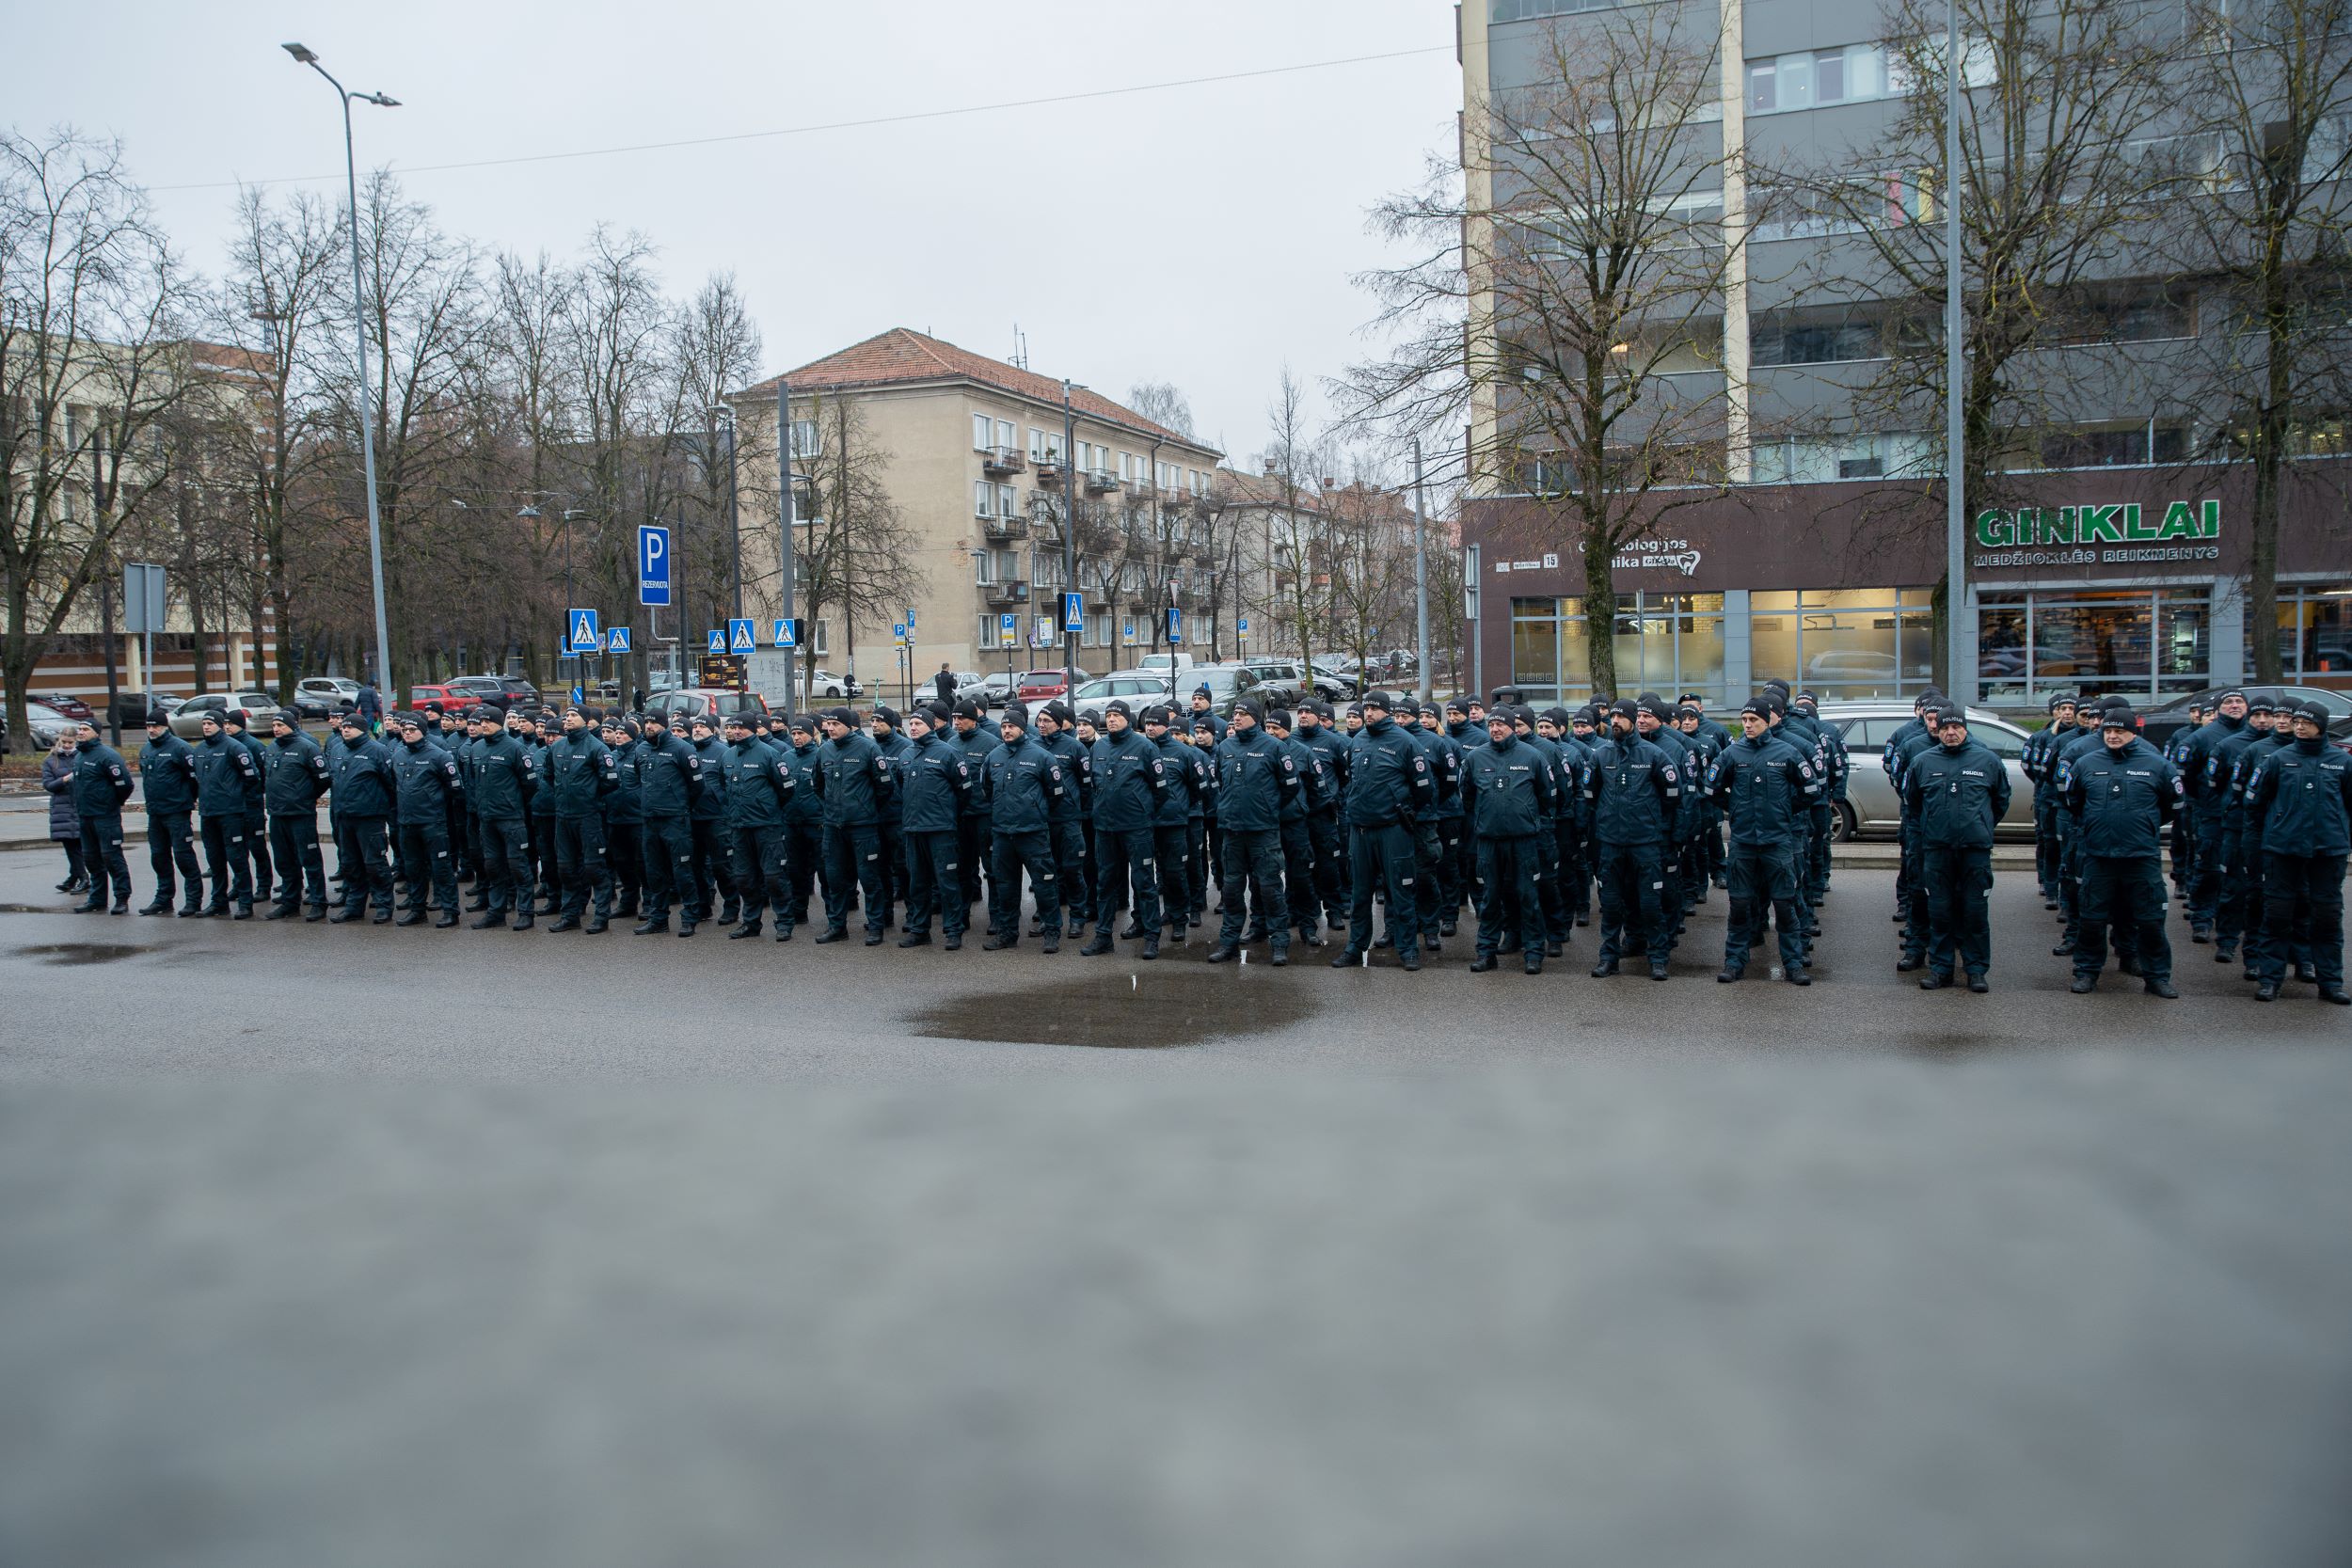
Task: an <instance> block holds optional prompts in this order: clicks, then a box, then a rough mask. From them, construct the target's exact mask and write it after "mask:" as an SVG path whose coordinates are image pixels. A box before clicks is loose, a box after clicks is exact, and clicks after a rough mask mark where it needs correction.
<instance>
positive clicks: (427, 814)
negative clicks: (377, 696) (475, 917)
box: [392, 711, 457, 929]
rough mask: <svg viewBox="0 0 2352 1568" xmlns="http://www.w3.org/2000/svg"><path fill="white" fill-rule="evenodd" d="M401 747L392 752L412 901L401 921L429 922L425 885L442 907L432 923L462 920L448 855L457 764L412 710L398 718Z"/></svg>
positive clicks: (448, 924)
mask: <svg viewBox="0 0 2352 1568" xmlns="http://www.w3.org/2000/svg"><path fill="white" fill-rule="evenodd" d="M398 722H399V727H400V745H399V746H398V747H397V748H396V749H395V750H394V751H393V752H392V777H393V780H394V783H395V787H396V789H397V791H398V795H399V812H400V842H401V848H402V859H403V860H405V862H406V863H407V865H408V902H407V906H406V910H405V912H404V913H403V914H402V915H401V917H400V921H399V924H401V925H403V926H421V925H423V924H424V901H425V887H426V884H427V883H428V882H430V883H431V885H432V889H433V903H434V906H435V907H436V908H437V909H438V910H439V911H441V915H440V918H439V919H438V920H436V921H435V922H434V923H433V924H434V925H435V926H437V927H442V928H444V929H446V928H447V927H452V926H454V925H456V924H457V874H456V867H455V865H454V864H453V863H452V862H451V860H450V853H449V802H450V798H451V795H452V793H453V791H454V790H455V789H456V788H457V764H456V763H455V762H454V761H453V760H452V758H451V757H450V754H449V753H448V752H444V751H442V750H441V749H440V748H439V747H438V746H435V745H432V744H430V743H428V742H427V741H426V740H425V738H424V721H423V720H422V719H421V718H420V717H419V716H418V715H417V714H416V713H414V712H413V711H411V712H405V713H403V714H401V715H400V716H399V721H398Z"/></svg>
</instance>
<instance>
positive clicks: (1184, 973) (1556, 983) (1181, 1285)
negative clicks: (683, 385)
mask: <svg viewBox="0 0 2352 1568" xmlns="http://www.w3.org/2000/svg"><path fill="white" fill-rule="evenodd" d="M140 876H141V879H142V885H144V867H143V866H142V867H140ZM55 878H56V870H55V869H54V867H53V864H52V860H51V857H50V856H48V855H46V854H38V855H37V854H9V855H0V995H5V996H6V997H7V999H8V1007H7V1014H6V1016H7V1019H8V1022H7V1024H6V1026H5V1028H0V1037H4V1038H0V1191H5V1192H6V1193H7V1194H8V1203H7V1205H6V1209H5V1212H0V1391H4V1393H5V1397H0V1563H10V1564H13V1563H17V1562H24V1563H42V1564H50V1563H105V1564H137V1563H159V1564H160V1563H169V1564H174V1565H182V1564H189V1565H210V1564H224V1565H225V1564H230V1563H234V1564H240V1565H271V1564H287V1565H295V1564H318V1563H326V1562H332V1563H335V1564H338V1565H339V1568H340V1565H373V1564H385V1565H392V1564H400V1565H413V1564H440V1563H448V1564H453V1565H455V1564H476V1563H483V1562H500V1563H527V1564H537V1563H548V1564H564V1565H604V1564H612V1565H615V1568H619V1565H625V1564H626V1565H636V1564H647V1563H706V1562H710V1563H716V1562H734V1561H745V1560H758V1561H777V1560H789V1561H792V1562H796V1563H801V1562H812V1563H813V1562H845V1563H858V1564H866V1563H882V1562H911V1563H941V1564H947V1563H956V1564H967V1563H985V1564H996V1563H1003V1564H1041V1563H1085V1564H1104V1563H1120V1564H1145V1565H1155V1564H1179V1563H1183V1564H1191V1563H1214V1564H1259V1563H1264V1564H1282V1565H1290V1564H1325V1563H1329V1564H1350V1565H1356V1564H1396V1565H1399V1568H1404V1565H1407V1564H1413V1565H1418V1564H1426V1563H1432V1562H1444V1563H1449V1564H1452V1563H1465V1564H1489V1563H1491V1564H1498V1565H1500V1564H1524V1563H1528V1562H1534V1561H1544V1562H1551V1561H1578V1562H1603V1563H1634V1562H1660V1563H1673V1564H1677V1565H1693V1564H1715V1563H1722V1564H1726V1565H1728V1564H1735V1563H1736V1564H1779V1563H1788V1564H1791V1565H1796V1564H1810V1565H1820V1564H1830V1563H1857V1564H1886V1563H1902V1564H1905V1565H1906V1568H1910V1565H1937V1564H1952V1565H1954V1568H1959V1565H1963V1564H1967V1565H1979V1564H1985V1563H1993V1562H2003V1563H2007V1562H2017V1563H2036V1564H2042V1563H2070V1564H2071V1563H2085V1564H2088V1563H2131V1564H2135V1565H2148V1564H2173V1563H2179V1564H2213V1563H2225V1562H2226V1563H2264V1564H2277V1563H2288V1564H2302V1563H2310V1564H2314V1565H2317V1564H2341V1563H2343V1562H2344V1561H2346V1560H2352V1510H2347V1509H2346V1507H2345V1504H2344V1497H2345V1496H2346V1495H2347V1490H2348V1489H2352V1332H2347V1330H2346V1327H2345V1325H2346V1324H2347V1323H2352V1225H2347V1224H2346V1221H2345V1216H2346V1214H2347V1213H2352V1135H2347V1134H2352V1017H2347V1016H2346V1012H2345V1010H2343V1009H2333V1008H2327V1007H2324V1006H2319V1005H2318V1004H2316V1003H2315V1002H2313V1001H2312V1000H2311V992H2310V989H2309V988H2308V987H2291V988H2290V999H2289V1000H2288V1001H2286V1002H2282V1003H2280V1004H2278V1005H2276V1006H2269V1007H2259V1006H2255V1005H2254V1004H2253V1003H2252V1002H2251V1001H2249V1000H2248V999H2247V992H2248V990H2249V988H2246V987H2244V986H2242V985H2241V984H2240V983H2239V982H2238V981H2237V979H2236V978H2235V972H2234V970H2233V969H2231V970H2224V969H2222V968H2221V967H2220V966H2217V965H2215V964H2213V963H2212V962H2211V961H2210V958H2209V957H2208V954H2209V949H2204V948H2198V947H2193V946H2190V945H2189V944H2187V943H2186V942H2185V941H2184V942H2182V943H2181V944H2180V949H2179V952H2180V956H2181V957H2180V964H2179V969H2180V980H2181V984H2182V986H2183V989H2184V990H2185V991H2187V992H2188V994H2187V995H2186V996H2185V998H2184V999H2183V1000H2182V1001H2180V1002H2177V1003H2170V1004H2167V1003H2161V1002H2157V1001H2155V1000H2153V999H2152V998H2148V997H2145V996H2142V995H2140V994H2138V991H2137V983H2136V982H2129V981H2122V980H2120V979H2119V978H2118V977H2116V976H2113V975H2110V976H2109V978H2108V980H2107V982H2106V991H2105V992H2104V993H2103V994H2101V995H2099V996H2095V997H2091V998H2087V999H2086V998H2076V997H2073V996H2070V995H2068V994H2066V990H2065V982H2066V972H2065V967H2064V964H2063V962H2062V961H2061V960H2059V959H2056V958H2049V957H2047V956H2046V952H2047V948H2048V946H2049V945H2050V937H2051V935H2052V933H2053V931H2054V927H2053V926H2052V925H2051V923H2050V921H2049V917H2048V916H2047V915H2045V914H2044V913H2043V912H2042V910H2041V908H2040V904H2039V900H2038V899H2035V898H2033V897H2032V896H2031V895H2030V894H2029V893H2028V892H2027V890H2026V880H2025V879H2022V878H2015V877H2009V876H2005V877H2004V878H2003V879H2002V885H2001V887H2000V888H1999V890H1998V891H1997V892H1996V894H1995V901H1996V902H1995V911H1994V923H1995V934H1996V942H1997V947H1996V959H1995V964H1994V972H1993V978H1994V985H1995V988H1996V989H1995V990H1994V993H1993V994H1992V995H1991V996H1987V997H1972V996H1968V995H1967V994H1965V993H1964V992H1943V993H1938V994H1935V995H1924V994H1922V993H1920V992H1919V991H1918V990H1916V989H1915V987H1914V986H1913V985H1912V984H1911V982H1910V980H1909V978H1908V977H1906V976H1899V975H1897V974H1894V973H1893V970H1892V958H1893V940H1892V932H1893V927H1892V926H1891V925H1889V923H1888V922H1887V920H1886V914H1885V906H1886V902H1887V897H1888V894H1887V889H1888V887H1889V885H1890V882H1891V879H1890V878H1889V877H1888V876H1887V875H1886V874H1885V873H1880V872H1866V871H1852V870H1849V871H1844V872H1841V873H1840V874H1839V877H1838V879H1837V884H1836V893H1835V895H1834V896H1833V897H1832V899H1831V901H1830V905H1829V908H1828V910H1827V911H1826V923H1827V935H1826V936H1825V938H1824V940H1823V943H1822V947H1821V954H1820V958H1821V961H1820V965H1819V967H1818V969H1817V974H1818V975H1819V977H1820V983H1818V984H1816V985H1815V986H1814V987H1812V988H1811V989H1810V990H1797V989H1795V988H1792V987H1788V986H1786V985H1779V984H1774V983H1772V982H1771V981H1769V980H1768V979H1764V978H1761V976H1762V974H1763V973H1764V972H1763V970H1762V968H1761V966H1758V967H1757V968H1756V969H1755V970H1752V971H1751V978H1750V979H1749V980H1747V981H1745V982H1743V983H1742V984H1740V985H1739V986H1737V987H1723V986H1717V985H1714V984H1712V983H1711V981H1710V976H1711V975H1712V974H1713V972H1714V969H1715V967H1716V960H1717V957H1718V943H1719V942H1720V914H1721V910H1722V903H1721V898H1720V895H1718V897H1717V900H1716V901H1715V902H1714V903H1713V904H1711V905H1710V906H1709V907H1708V910H1706V911H1703V912H1702V914H1701V916H1700V917H1699V918H1698V919H1697V920H1696V921H1695V922H1694V924H1693V927H1692V934H1691V935H1690V937H1689V938H1687V939H1686V942H1685V943H1684V946H1683V948H1682V949H1681V953H1680V955H1679V956H1678V958H1677V977H1676V978H1675V980H1674V981H1672V982H1671V983H1669V984H1666V985H1654V984H1652V983H1650V982H1649V981H1647V980H1646V979H1638V978H1632V977H1624V978H1619V979H1616V980H1612V981H1596V980H1593V979H1590V978H1589V977H1587V976H1586V975H1585V974H1584V969H1585V967H1586V966H1587V965H1588V964H1589V962H1590V957H1589V955H1590V951H1591V944H1590V932H1589V931H1586V932H1580V933H1579V942H1577V943H1576V944H1574V945H1572V946H1571V948H1570V950H1569V958H1567V959H1565V960H1562V961H1560V962H1558V963H1555V965H1554V966H1553V971H1552V973H1550V974H1546V975H1544V976H1542V977H1540V978H1534V979H1531V978H1528V977H1526V976H1523V975H1520V974H1517V973H1516V972H1515V970H1510V969H1506V970H1505V971H1504V972H1502V973H1500V974H1494V975H1488V976H1472V975H1470V974H1464V973H1461V972H1460V965H1461V964H1462V963H1463V962H1464V961H1466V959H1467V957H1468V955H1467V951H1463V952H1452V951H1450V952H1449V953H1448V954H1447V956H1446V958H1445V959H1444V960H1443V961H1442V964H1441V965H1439V966H1436V967H1433V968H1432V969H1431V970H1429V971H1425V972H1424V973H1423V974H1420V975H1406V974H1401V973H1399V972H1397V971H1395V970H1394V969H1393V968H1388V967H1375V968H1374V969H1373V970H1372V971H1370V972H1369V973H1363V972H1357V973H1350V974H1334V973H1332V972H1331V971H1329V970H1328V969H1327V968H1326V967H1324V965H1323V964H1322V963H1321V962H1319V961H1315V960H1317V959H1318V958H1322V957H1325V956H1327V955H1314V954H1308V953H1301V954H1300V958H1301V959H1302V962H1301V963H1300V964H1297V965H1294V966H1293V967H1292V968H1290V969H1288V970H1284V971H1275V970H1273V969H1270V968H1268V967H1266V966H1265V965H1264V964H1263V962H1262V961H1261V960H1259V959H1256V958H1253V961H1252V962H1251V963H1250V964H1249V966H1248V968H1247V969H1245V970H1240V971H1219V970H1212V969H1210V968H1208V967H1207V966H1206V965H1203V964H1201V963H1200V962H1199V959H1198V953H1199V951H1200V950H1199V948H1198V947H1195V948H1193V949H1191V950H1190V951H1187V952H1183V953H1178V954H1174V955H1171V957H1170V958H1166V959H1163V960H1162V961H1161V962H1160V963H1157V964H1140V963H1136V962H1134V961H1132V959H1131V958H1128V957H1127V956H1125V954H1124V952H1123V950H1122V954H1121V956H1120V957H1118V958H1095V959H1081V958H1078V957H1077V956H1076V955H1075V952H1074V944H1073V947H1066V948H1065V949H1064V951H1063V952H1062V953H1061V954H1060V955H1058V956H1057V957H1054V958H1046V957H1044V956H1043V955H1041V954H1040V953H1039V952H1038V951H1037V950H1036V948H1035V946H1034V944H1033V943H1032V944H1025V946H1024V947H1023V949H1022V950H1021V951H1020V952H1018V953H1017V954H1012V955H999V954H982V953H979V952H977V950H967V951H966V952H964V953H961V954H957V955H946V954H942V953H940V952H938V951H937V950H936V949H934V950H931V951H930V952H917V953H912V954H909V953H900V952H898V951H897V950H896V949H895V948H889V947H885V948H882V949H878V950H872V951H869V950H866V949H864V948H862V947H859V946H856V945H850V946H848V947H846V948H845V947H839V946H835V947H827V948H822V949H819V948H816V947H813V946H811V945H810V944H809V942H807V939H806V936H805V934H804V935H803V936H802V937H801V938H800V939H798V940H796V941H795V942H793V943H791V944H790V945H789V946H783V947H779V946H777V945H776V944H774V943H772V942H768V941H766V940H764V939H763V940H761V941H759V942H733V943H729V942H723V941H721V940H719V939H718V937H719V934H718V932H717V931H716V930H715V929H714V928H709V927H706V931H705V934H704V935H701V936H698V937H696V938H695V940H694V941H693V942H678V941H675V939H671V938H646V939H631V938H629V937H628V936H627V935H626V934H624V933H623V932H620V931H615V932H613V933H611V934H608V935H606V936H603V937H599V938H596V939H593V940H591V939H587V938H584V937H580V936H567V937H548V936H546V935H544V934H542V933H540V932H532V933H528V934H515V933H509V932H496V933H479V934H476V933H448V932H438V931H434V930H431V929H429V928H426V929H420V930H396V929H383V930H377V929H373V928H367V929H348V928H333V927H307V926H302V925H300V924H298V923H297V924H292V925H274V926H265V925H263V924H262V923H261V922H258V921H256V922H251V923H247V924H245V925H240V926H236V927H229V926H227V925H225V924H223V923H217V922H205V921H167V920H142V919H137V918H135V917H134V918H127V919H113V918H110V917H103V916H84V917H73V916H69V915H62V914H53V913H45V912H41V913H36V912H26V911H27V910H28V909H36V908H42V907H52V908H54V907H55V906H56V905H57V904H60V903H63V902H65V900H62V899H58V898H56V896H55V895H51V894H49V892H48V885H49V883H50V882H51V881H53V880H54V879H55ZM1464 945H1465V947H1466V946H1467V944H1464ZM1580 949H1581V958H1582V961H1579V958H1580ZM1382 958H1384V959H1385V958H1386V955H1383V956H1382ZM1104 1047H1115V1048H1122V1049H1099V1048H1104Z"/></svg>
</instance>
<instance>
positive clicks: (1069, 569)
mask: <svg viewBox="0 0 2352 1568" xmlns="http://www.w3.org/2000/svg"><path fill="white" fill-rule="evenodd" d="M1071 390H1072V387H1071V383H1070V382H1069V381H1068V380H1067V379H1064V380H1063V382H1062V384H1061V467H1062V492H1063V494H1064V495H1066V496H1067V497H1068V498H1069V503H1070V505H1069V511H1070V515H1069V517H1068V518H1067V519H1066V520H1065V523H1064V526H1063V528H1062V531H1061V591H1062V592H1063V593H1065V594H1075V593H1077V592H1078V485H1079V483H1080V481H1079V479H1078V415H1077V411H1076V410H1075V409H1074V408H1073V406H1072V405H1071V402H1070V393H1071ZM1059 607H1060V606H1059V601H1058V600H1057V601H1056V608H1057V609H1058V608H1059ZM1061 644H1062V656H1061V678H1062V685H1063V689H1065V690H1067V691H1069V692H1071V693H1072V694H1073V695H1075V694H1076V692H1077V689H1078V634H1077V633H1076V632H1074V631H1072V630H1071V629H1070V623H1069V617H1067V616H1064V617H1063V618H1062V633H1061Z"/></svg>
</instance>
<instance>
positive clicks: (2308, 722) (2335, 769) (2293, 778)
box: [2246, 702, 2352, 1007]
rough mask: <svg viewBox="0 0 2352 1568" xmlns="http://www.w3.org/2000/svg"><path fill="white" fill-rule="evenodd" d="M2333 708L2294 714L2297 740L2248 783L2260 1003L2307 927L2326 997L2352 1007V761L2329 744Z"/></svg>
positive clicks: (2270, 998) (2281, 979) (2271, 992)
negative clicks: (2350, 965)
mask: <svg viewBox="0 0 2352 1568" xmlns="http://www.w3.org/2000/svg"><path fill="white" fill-rule="evenodd" d="M2328 717H2329V715H2328V709H2327V707H2326V706H2325V705H2322V704H2319V703H2316V702H2312V703H2305V704H2303V705H2300V706H2298V707H2296V708H2295V709H2294V710H2293V713H2292V714H2291V716H2290V724H2291V726H2292V727H2291V730H2290V733H2291V734H2292V735H2293V736H2295V740H2294V743H2293V744H2292V745H2290V746H2286V747H2283V748H2274V749H2272V750H2271V751H2269V752H2266V753H2265V755H2264V756H2263V757H2262V759H2261V760H2260V761H2259V762H2257V763H2256V764H2255V767H2254V771H2253V773H2252V775H2251V776H2250V777H2249V778H2248V780H2247V782H2246V809H2247V810H2248V811H2249V813H2251V814H2253V815H2254V816H2257V817H2259V818H2260V819H2261V823H2262V829H2261V832H2262V843H2263V871H2262V889H2263V926H2262V945H2263V952H2262V978H2261V980H2260V982H2259V983H2258V984H2257V985H2256V987H2255V990H2254V999H2255V1000H2256V1001H2257V1002H2275V1001H2277V1000H2278V999H2279V992H2280V990H2282V989H2284V987H2285V985H2286V978H2287V949H2288V946H2289V944H2290V943H2291V942H2293V941H2294V940H2295V935H2296V925H2297V923H2298V921H2299V922H2301V923H2302V924H2303V926H2304V928H2305V929H2306V930H2307V931H2308V933H2309V937H2310V942H2311V953H2312V974H2313V977H2314V978H2315V979H2316V980H2317V982H2318V985H2319V999H2320V1000H2321V1001H2322V1002H2332V1003H2334V1004H2335V1005H2336V1006H2339V1007H2341V1006H2346V1005H2347V1004H2352V993H2347V992H2346V991H2345V990H2344V861H2345V857H2346V856H2347V854H2352V756H2347V755H2345V754H2344V752H2342V751H2340V750H2338V749H2337V748H2336V747H2334V746H2333V745H2331V744H2329V743H2328Z"/></svg>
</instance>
